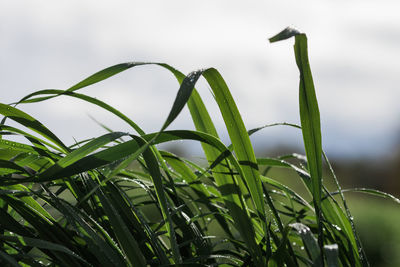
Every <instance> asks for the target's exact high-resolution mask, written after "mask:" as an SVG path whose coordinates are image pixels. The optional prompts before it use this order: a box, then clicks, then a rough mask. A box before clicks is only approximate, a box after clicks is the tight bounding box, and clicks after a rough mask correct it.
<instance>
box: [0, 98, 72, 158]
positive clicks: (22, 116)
mask: <svg viewBox="0 0 400 267" xmlns="http://www.w3.org/2000/svg"><path fill="white" fill-rule="evenodd" d="M0 114H2V115H4V116H6V117H7V118H10V119H12V120H14V121H16V122H18V123H20V124H21V125H23V126H25V127H27V128H29V129H31V130H32V131H34V132H36V133H38V134H40V135H41V136H43V137H45V138H46V139H48V140H50V141H52V142H53V143H54V144H56V145H57V146H58V147H59V148H60V151H61V152H67V151H68V148H67V147H66V146H65V145H64V144H63V142H61V140H60V139H58V137H57V136H56V135H54V134H53V133H52V132H51V131H50V130H49V129H47V128H46V127H45V126H44V125H43V124H42V123H40V122H39V121H38V120H36V119H35V118H33V117H32V116H30V115H28V114H27V113H25V112H23V111H21V110H19V109H17V108H14V107H11V106H9V105H5V104H2V103H0Z"/></svg>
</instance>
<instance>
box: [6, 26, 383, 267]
mask: <svg viewBox="0 0 400 267" xmlns="http://www.w3.org/2000/svg"><path fill="white" fill-rule="evenodd" d="M293 36H294V38H295V45H294V50H295V56H296V62H297V65H298V68H299V71H300V86H299V100H300V101H299V103H300V121H301V125H300V126H297V125H293V124H286V125H287V126H290V127H297V128H300V129H301V133H302V135H303V139H304V147H305V156H299V155H297V154H292V155H287V156H285V157H282V158H256V156H255V154H254V150H253V146H252V144H251V142H250V138H249V136H250V135H251V134H253V133H254V132H256V131H259V130H262V129H263V128H265V127H260V128H257V129H253V130H250V131H247V130H246V128H245V124H244V122H243V121H242V119H241V116H240V113H239V111H238V108H237V106H236V104H235V102H234V100H233V97H232V95H231V93H230V91H229V89H228V87H227V85H226V83H225V81H224V80H223V78H222V77H221V75H220V74H219V72H218V71H217V70H216V69H213V68H210V69H205V70H199V71H195V72H192V73H190V74H189V75H187V76H185V75H183V74H182V73H181V72H179V71H178V70H176V69H174V68H173V67H171V66H169V65H167V64H159V63H123V64H118V65H115V66H112V67H109V68H107V69H104V70H102V71H100V72H97V73H95V74H94V75H92V76H90V77H88V78H87V79H85V80H83V81H81V82H80V83H78V84H76V85H74V86H72V87H71V88H69V89H67V90H42V91H37V92H35V93H33V94H30V95H28V96H26V97H24V98H23V99H22V100H20V101H19V102H18V103H15V104H24V103H34V102H41V101H45V100H48V99H51V98H54V97H61V96H62V97H73V98H76V99H78V100H82V101H86V102H87V103H88V104H89V103H90V104H94V105H97V106H99V107H101V108H103V109H105V110H107V111H109V112H111V113H112V114H114V115H115V116H116V117H117V118H119V119H122V120H123V121H125V122H126V123H128V124H129V125H130V126H131V127H132V130H133V131H134V132H135V133H124V132H108V133H106V134H104V135H102V136H100V137H96V138H92V139H90V140H83V141H81V142H78V143H76V144H73V145H71V146H67V145H66V144H64V143H63V142H62V141H61V140H60V139H59V138H58V137H57V136H56V135H54V134H53V133H52V132H51V131H50V130H49V129H48V128H47V127H45V126H44V125H43V124H41V123H40V122H39V121H38V120H36V119H35V118H33V117H31V116H30V115H29V114H26V113H25V112H23V111H22V110H20V109H18V108H17V107H16V105H5V104H0V113H1V114H2V115H4V116H5V118H4V119H3V121H2V123H1V136H2V139H0V174H1V179H0V207H1V208H0V247H1V250H0V262H2V263H4V264H5V265H9V266H49V265H50V266H219V265H225V266H267V265H268V266H285V265H286V266H323V265H327V266H367V265H368V262H367V259H366V257H365V255H364V251H363V249H362V246H361V244H360V242H359V240H358V237H357V233H356V231H355V227H354V225H353V219H352V217H351V214H350V211H349V209H348V208H347V205H346V202H345V199H344V196H343V193H342V191H341V188H340V186H339V184H338V183H337V180H336V177H335V175H334V173H333V170H332V169H331V174H332V176H333V178H334V179H335V181H336V184H337V189H336V190H335V192H329V191H328V190H327V189H326V188H325V187H324V183H323V179H322V178H323V177H322V175H323V174H322V162H323V158H325V160H326V161H327V158H326V157H325V155H324V154H323V151H322V144H321V130H320V118H319V109H318V104H317V99H316V95H315V90H314V85H313V80H312V75H311V70H310V66H309V62H308V55H307V38H306V35H305V34H301V33H299V32H297V31H294V30H291V29H285V30H284V31H283V32H281V33H280V34H278V35H277V36H275V37H274V38H271V41H279V40H282V39H286V38H289V37H293ZM146 64H156V65H159V66H161V67H164V68H165V69H167V70H169V71H170V72H171V73H172V74H173V75H174V76H175V77H176V79H177V80H178V82H179V84H180V88H179V91H178V93H177V96H176V99H175V102H174V103H173V106H172V108H171V111H170V113H169V115H168V117H167V118H166V120H165V123H164V124H163V125H162V126H161V127H160V130H159V131H158V132H155V133H145V132H144V131H143V130H142V129H141V128H140V127H139V126H138V125H137V124H136V123H135V122H133V121H132V120H131V119H130V118H128V117H127V116H125V115H124V114H122V113H121V112H120V111H118V110H117V109H115V108H113V107H111V106H110V105H108V104H106V103H104V102H102V101H101V100H98V99H96V98H93V97H90V96H88V95H85V94H81V93H78V92H77V91H78V90H80V89H82V88H84V87H86V86H89V85H92V84H94V83H97V82H100V81H102V80H104V79H107V78H109V77H112V76H114V75H116V74H118V73H119V72H122V71H126V70H128V69H130V68H132V67H136V66H140V65H146ZM200 77H203V78H205V80H206V81H207V83H208V84H209V85H210V87H211V89H212V92H213V94H214V98H215V101H216V102H217V104H218V106H219V109H220V111H221V114H222V117H223V119H224V122H225V125H226V128H227V131H228V133H229V136H230V140H231V142H232V143H231V144H228V145H227V144H224V143H222V142H221V140H220V139H219V137H218V133H217V131H216V129H215V127H214V124H213V122H212V118H211V117H210V115H209V113H208V112H207V109H206V107H205V105H204V103H203V101H202V99H201V97H200V95H199V94H198V92H197V91H196V89H195V88H194V87H195V84H196V82H197V81H198V79H199V78H200ZM185 105H187V106H188V108H189V110H190V114H191V116H192V120H193V123H194V125H195V127H196V130H195V131H192V130H168V126H169V125H170V124H171V123H172V122H173V121H174V120H175V118H176V117H177V116H178V115H179V114H180V112H181V110H182V109H183V107H184V106H185ZM7 120H13V121H15V122H17V123H18V124H19V125H20V126H21V127H20V128H16V127H12V126H9V125H7V124H6V122H7ZM24 127H25V128H27V129H30V130H31V131H33V132H35V133H36V134H31V133H29V132H27V131H26V130H24V129H25V128H24ZM12 135H19V136H22V137H24V138H26V140H27V141H28V144H23V143H18V142H14V141H11V140H9V139H6V137H7V136H12ZM175 140H192V141H194V142H200V143H201V145H202V148H203V151H204V155H205V157H206V159H207V162H208V165H207V166H199V165H198V164H196V163H194V162H191V161H189V160H187V159H185V158H180V157H178V156H176V155H174V154H172V153H170V152H167V151H162V150H159V149H157V147H156V145H157V144H161V143H166V142H171V141H175ZM327 163H328V164H329V162H328V161H327ZM133 165H135V166H136V167H132V166H133ZM271 168H286V169H290V170H292V171H293V172H294V173H296V174H297V177H298V179H301V181H303V183H304V185H305V187H306V188H307V190H308V192H309V195H308V196H302V195H300V194H299V193H297V192H295V191H294V190H292V189H290V188H289V187H288V186H286V185H284V184H282V183H280V182H278V181H277V180H275V179H274V178H273V177H270V176H269V170H270V169H271ZM368 192H369V193H375V194H378V193H377V192H375V191H368ZM337 194H338V195H339V196H340V197H339V198H335V197H334V196H333V195H337ZM385 196H386V195H385ZM306 199H311V201H307V200H306Z"/></svg>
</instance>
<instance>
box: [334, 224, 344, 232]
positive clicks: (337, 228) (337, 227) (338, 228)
mask: <svg viewBox="0 0 400 267" xmlns="http://www.w3.org/2000/svg"><path fill="white" fill-rule="evenodd" d="M332 226H333V228H335V229H336V230H338V231H342V228H340V227H339V226H337V225H336V224H332Z"/></svg>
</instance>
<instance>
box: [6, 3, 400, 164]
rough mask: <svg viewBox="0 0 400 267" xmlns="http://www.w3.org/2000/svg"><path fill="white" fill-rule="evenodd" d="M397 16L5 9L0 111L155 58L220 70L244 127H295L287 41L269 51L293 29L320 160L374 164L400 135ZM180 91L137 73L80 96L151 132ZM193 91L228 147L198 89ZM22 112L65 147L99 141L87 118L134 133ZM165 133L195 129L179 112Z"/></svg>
mask: <svg viewBox="0 0 400 267" xmlns="http://www.w3.org/2000/svg"><path fill="white" fill-rule="evenodd" d="M399 11H400V2H398V1H367V0H363V1H344V0H337V1H306V0H305V1H232V0H230V1H227V0H219V1H215V0H214V1H210V0H203V1H183V0H182V1H176V0H168V1H166V0H160V1H152V0H147V1H132V0H131V1H75V0H68V1H41V0H36V1H28V0H26V1H1V2H0V90H1V92H2V94H1V100H0V102H3V103H11V102H13V101H16V100H19V99H20V98H22V97H23V96H25V95H27V94H28V93H31V92H33V91H36V90H39V89H45V88H57V89H67V88H68V87H69V86H71V85H73V84H75V83H77V82H79V81H80V80H82V79H84V78H85V77H87V76H89V75H91V74H93V73H94V72H96V71H98V70H100V69H102V68H105V67H108V66H110V65H113V64H117V63H122V62H127V61H153V62H155V61H156V62H165V63H169V64H171V65H172V66H174V67H176V68H178V69H179V70H181V71H183V72H184V73H188V72H190V71H193V70H196V69H199V68H204V67H215V68H217V69H218V70H219V71H220V72H221V74H222V75H223V77H224V79H225V80H226V82H227V84H228V85H229V87H230V89H231V91H232V94H233V96H234V98H235V100H236V102H237V105H238V107H239V110H240V111H241V114H242V116H243V119H244V121H245V124H246V127H247V128H248V129H250V128H253V127H258V126H262V125H264V124H269V123H274V122H284V121H285V122H292V123H298V122H299V118H298V116H299V115H298V77H299V75H298V70H297V68H296V64H295V59H294V54H293V43H294V41H293V40H292V39H291V40H287V41H284V42H279V43H274V44H269V43H268V38H269V37H271V36H272V35H274V34H276V33H278V32H279V31H281V30H282V29H283V28H285V27H286V26H292V27H296V28H297V29H299V30H300V31H302V32H305V33H307V35H308V39H309V56H310V63H311V68H312V71H313V75H314V82H315V86H316V90H317V97H318V100H319V105H320V111H321V119H322V131H323V146H324V148H325V150H326V151H327V153H328V155H335V156H348V157H358V156H360V155H361V154H363V155H367V156H373V155H377V154H379V155H381V154H382V153H384V152H385V151H388V150H390V149H391V147H392V146H393V144H394V143H395V138H398V135H399V133H400V131H399V129H400V128H399V114H400V105H399V103H398V100H399V99H400V90H399V84H400V52H399V48H400V15H399ZM177 90H178V84H177V82H176V81H175V80H174V78H173V76H172V75H171V74H170V73H169V72H168V71H166V70H164V69H161V68H160V67H155V66H145V67H135V68H133V69H131V70H128V71H126V72H124V73H122V74H119V75H118V76H115V77H113V78H112V79H109V80H107V81H105V82H102V83H100V84H96V85H93V86H91V87H89V88H85V89H83V90H82V91H80V92H81V93H86V94H88V95H91V96H95V97H97V98H99V99H101V100H103V101H106V102H107V103H109V104H111V105H114V106H115V107H117V108H118V109H120V110H121V111H122V112H124V113H126V114H127V115H128V116H130V117H131V118H132V119H133V120H134V121H135V122H137V123H138V124H139V125H140V126H141V127H142V128H143V129H144V130H145V131H146V132H151V131H157V130H158V129H159V128H160V127H161V125H162V123H163V122H164V120H165V118H166V117H167V115H168V112H169V110H170V108H171V106H172V103H173V100H174V98H175V94H176V92H177ZM199 91H200V94H201V95H202V97H203V98H204V100H205V101H206V103H207V106H208V107H209V109H210V112H211V113H212V115H213V116H215V122H216V123H217V128H218V130H219V131H220V133H221V135H222V138H223V140H224V141H225V142H228V138H227V134H226V132H225V131H224V129H223V125H222V122H223V121H222V118H221V117H220V115H219V113H218V109H217V107H216V105H215V103H214V102H213V99H212V97H211V96H210V93H209V89H208V87H207V86H206V85H205V82H204V81H200V84H199ZM19 108H21V109H22V110H24V111H26V112H28V113H29V114H31V115H33V116H34V117H36V118H37V119H39V120H40V121H41V122H42V123H43V124H45V125H46V126H47V127H49V128H50V129H51V130H52V131H54V132H55V133H56V134H57V135H58V136H60V137H61V138H62V140H63V141H64V142H65V143H67V144H72V143H73V142H74V141H73V140H74V139H73V137H74V138H76V139H78V140H81V139H83V138H89V137H93V136H99V135H101V134H102V133H104V130H103V129H102V128H101V127H99V126H98V125H97V124H96V123H95V122H94V121H93V120H91V119H90V118H89V115H90V116H93V117H94V118H95V119H96V120H98V121H100V122H102V123H104V124H106V125H107V126H109V127H111V128H112V129H113V130H122V131H131V132H132V130H130V129H129V128H128V127H127V126H126V125H125V124H124V123H123V122H120V121H119V120H118V119H114V118H113V117H112V116H110V115H108V114H107V113H105V112H102V111H100V110H99V109H98V108H94V107H92V106H90V105H87V104H84V103H83V102H80V101H79V100H71V99H69V98H67V97H62V98H61V97H60V98H57V99H54V100H51V101H48V102H44V103H43V102H42V103H39V104H30V105H23V106H22V105H21V106H19ZM172 128H193V126H192V124H191V122H190V117H189V115H188V111H187V110H185V112H184V114H182V115H181V116H180V117H179V118H178V120H177V121H176V122H174V124H173V125H172V126H171V129H172ZM252 140H253V142H255V143H256V147H257V148H258V149H261V148H264V147H265V148H269V147H273V146H274V145H285V144H286V145H299V144H300V142H301V137H300V135H299V131H298V130H295V129H290V128H285V127H278V128H274V129H272V128H271V129H267V130H264V131H262V132H260V133H257V134H255V136H254V137H252ZM190 147H191V146H190ZM196 149H197V148H193V151H194V153H196V151H197V150H196Z"/></svg>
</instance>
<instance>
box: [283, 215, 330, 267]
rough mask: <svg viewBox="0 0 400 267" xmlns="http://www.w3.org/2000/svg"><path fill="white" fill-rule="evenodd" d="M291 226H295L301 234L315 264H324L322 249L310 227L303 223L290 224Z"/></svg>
mask: <svg viewBox="0 0 400 267" xmlns="http://www.w3.org/2000/svg"><path fill="white" fill-rule="evenodd" d="M290 226H291V227H293V228H294V229H295V230H296V231H297V233H298V234H299V235H300V237H301V239H302V240H303V244H304V247H305V248H306V249H307V252H308V253H309V255H310V257H311V260H312V261H313V263H314V264H316V265H315V266H323V265H322V263H321V250H320V248H319V246H318V243H317V240H316V239H315V237H314V236H313V234H312V232H311V230H310V228H308V227H307V226H306V225H304V224H302V223H293V224H290Z"/></svg>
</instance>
